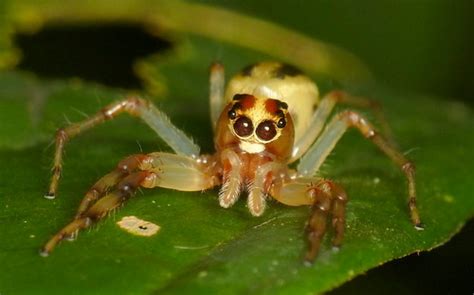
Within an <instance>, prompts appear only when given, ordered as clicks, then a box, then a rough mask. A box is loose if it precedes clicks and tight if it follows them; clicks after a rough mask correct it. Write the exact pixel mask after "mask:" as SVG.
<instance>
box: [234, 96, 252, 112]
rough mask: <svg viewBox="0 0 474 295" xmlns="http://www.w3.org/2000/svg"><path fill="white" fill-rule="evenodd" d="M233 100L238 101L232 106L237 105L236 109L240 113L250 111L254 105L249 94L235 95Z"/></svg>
mask: <svg viewBox="0 0 474 295" xmlns="http://www.w3.org/2000/svg"><path fill="white" fill-rule="evenodd" d="M233 100H235V101H238V103H236V104H234V106H236V105H237V104H238V106H237V108H239V109H241V110H242V111H246V110H248V109H251V108H253V106H254V105H255V97H254V96H253V95H249V94H236V95H234V98H233Z"/></svg>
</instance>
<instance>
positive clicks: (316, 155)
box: [297, 111, 422, 229]
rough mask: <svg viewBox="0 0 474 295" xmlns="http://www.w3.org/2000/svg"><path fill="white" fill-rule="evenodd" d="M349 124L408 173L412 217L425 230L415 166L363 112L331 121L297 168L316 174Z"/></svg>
mask: <svg viewBox="0 0 474 295" xmlns="http://www.w3.org/2000/svg"><path fill="white" fill-rule="evenodd" d="M349 127H353V128H356V129H357V130H359V131H360V133H362V135H363V136H364V137H366V138H367V139H370V140H371V141H372V142H373V143H374V144H375V145H377V146H378V147H379V149H381V150H382V151H383V152H384V153H385V154H386V155H387V156H388V157H389V158H390V159H391V160H392V161H393V162H394V163H395V164H396V165H397V166H399V167H400V169H401V170H402V171H403V172H404V174H405V177H406V178H407V182H408V206H409V209H410V215H411V220H412V222H413V224H414V226H415V228H416V229H422V225H421V221H420V216H419V213H418V209H417V207H416V189H415V167H414V165H413V163H412V162H410V161H409V160H408V159H407V158H405V156H404V155H403V154H402V153H401V152H400V151H398V150H397V149H396V148H395V147H394V146H392V145H391V144H390V143H389V142H388V141H387V140H385V139H384V138H383V137H382V136H381V135H380V134H379V133H377V132H376V130H375V129H374V127H373V126H372V125H371V124H370V123H369V122H368V121H367V120H366V119H365V118H364V117H363V116H362V115H360V114H359V113H357V112H354V111H344V112H341V113H339V114H337V115H336V116H334V118H333V119H332V120H331V122H330V123H329V124H328V125H327V127H326V129H325V130H324V131H323V133H322V134H321V136H319V138H318V140H317V141H316V142H315V143H314V144H313V145H312V146H311V148H310V149H309V150H308V152H307V153H306V154H305V155H304V156H303V157H302V158H301V160H300V162H299V164H298V167H297V171H298V174H299V175H303V176H304V175H307V176H310V175H314V174H315V173H316V171H318V169H319V167H320V166H321V164H322V163H323V162H324V161H325V160H326V158H327V156H328V155H329V153H330V152H331V151H332V150H333V149H334V147H335V145H336V143H337V142H338V141H339V139H340V138H341V137H342V135H343V134H344V133H345V132H346V130H347V129H348V128H349Z"/></svg>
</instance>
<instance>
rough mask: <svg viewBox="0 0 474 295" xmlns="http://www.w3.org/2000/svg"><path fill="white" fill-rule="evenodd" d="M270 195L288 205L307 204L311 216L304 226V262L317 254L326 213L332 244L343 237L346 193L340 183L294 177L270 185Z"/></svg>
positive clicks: (339, 243) (308, 261)
mask: <svg viewBox="0 0 474 295" xmlns="http://www.w3.org/2000/svg"><path fill="white" fill-rule="evenodd" d="M271 195H272V197H273V198H275V199H276V200H277V201H279V202H281V203H284V204H287V205H290V206H299V205H311V215H310V217H309V219H308V223H307V226H306V232H307V238H308V251H307V252H306V254H305V261H306V262H307V263H312V262H313V261H314V259H315V258H316V256H317V255H318V252H319V248H320V246H321V240H322V239H323V237H324V235H325V233H326V229H327V219H328V218H329V216H330V215H331V216H332V223H331V224H332V226H333V228H334V237H333V240H332V243H333V246H335V247H339V246H340V245H341V243H342V240H343V237H344V224H345V207H346V203H347V195H346V193H345V191H344V190H343V189H342V188H341V187H340V186H338V185H337V184H335V183H334V182H332V181H330V180H326V179H318V178H296V179H294V180H290V181H287V182H284V183H281V184H279V185H276V186H274V187H273V189H272V190H271Z"/></svg>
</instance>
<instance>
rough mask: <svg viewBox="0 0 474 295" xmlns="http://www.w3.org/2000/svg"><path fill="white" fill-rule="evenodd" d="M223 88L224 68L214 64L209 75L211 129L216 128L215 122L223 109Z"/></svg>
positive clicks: (216, 63)
mask: <svg viewBox="0 0 474 295" xmlns="http://www.w3.org/2000/svg"><path fill="white" fill-rule="evenodd" d="M224 86H225V73H224V66H223V65H222V64H220V63H218V62H214V63H213V64H212V65H211V68H210V75H209V105H210V108H211V122H212V128H213V129H215V128H216V123H217V120H218V119H219V116H220V114H221V112H222V109H224V104H225V101H224Z"/></svg>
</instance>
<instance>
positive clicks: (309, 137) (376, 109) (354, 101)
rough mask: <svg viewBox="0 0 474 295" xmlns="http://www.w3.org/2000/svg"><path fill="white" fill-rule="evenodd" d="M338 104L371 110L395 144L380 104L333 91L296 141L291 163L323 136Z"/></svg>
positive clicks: (320, 105) (324, 98) (320, 104)
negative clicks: (326, 124)
mask: <svg viewBox="0 0 474 295" xmlns="http://www.w3.org/2000/svg"><path fill="white" fill-rule="evenodd" d="M338 103H341V104H347V105H350V106H355V107H360V108H369V109H371V110H372V112H373V114H374V115H375V117H376V119H377V121H378V123H379V124H380V125H381V127H382V131H383V134H384V135H385V136H386V137H387V138H388V139H389V140H390V142H391V143H393V140H392V132H391V130H390V127H389V125H388V123H387V121H386V119H385V116H384V114H383V112H382V109H381V106H380V104H379V103H377V102H376V101H374V100H371V99H368V98H365V97H358V96H352V95H349V94H347V93H346V92H343V91H331V92H329V93H328V94H326V95H325V96H324V97H323V98H322V100H321V102H320V103H319V105H318V108H317V109H316V111H315V112H314V114H313V117H312V118H311V121H310V123H309V126H308V128H307V132H305V134H304V135H303V136H302V137H301V138H298V139H296V142H295V145H294V147H293V151H292V154H291V159H290V163H291V162H294V161H296V160H298V159H299V158H300V157H301V156H302V155H303V154H304V153H305V152H306V151H307V150H308V149H309V147H310V146H311V145H312V144H313V142H314V141H315V140H316V138H317V137H318V136H319V135H320V134H321V131H322V130H323V127H324V125H325V123H326V121H327V119H328V117H329V115H330V114H331V112H332V110H333V109H334V107H335V106H336V104H338Z"/></svg>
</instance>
